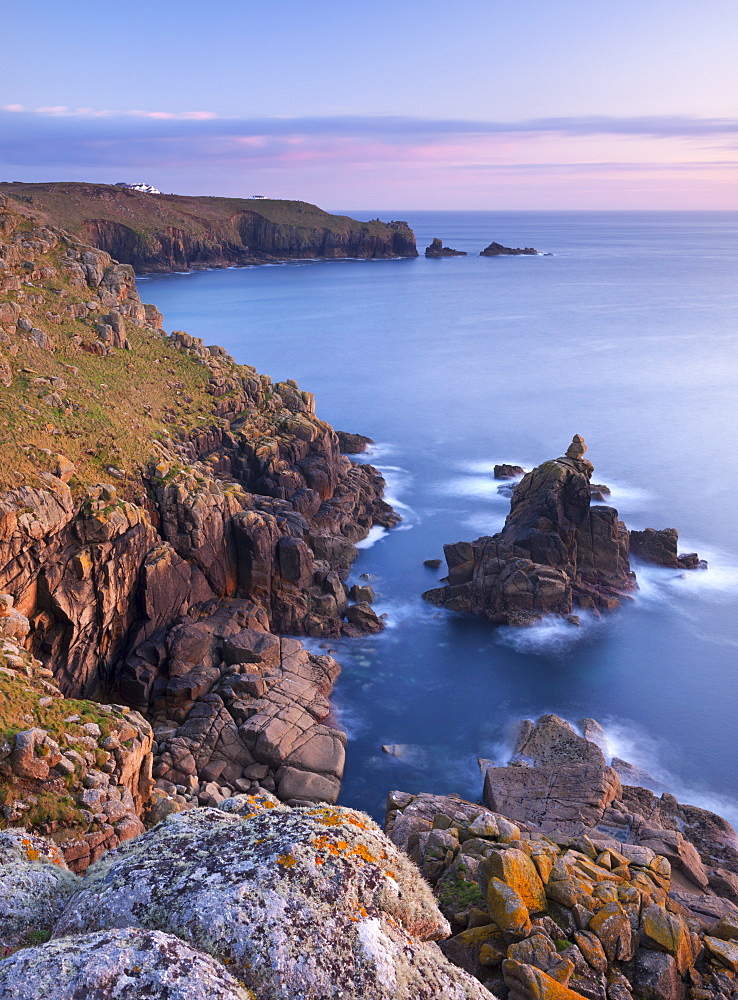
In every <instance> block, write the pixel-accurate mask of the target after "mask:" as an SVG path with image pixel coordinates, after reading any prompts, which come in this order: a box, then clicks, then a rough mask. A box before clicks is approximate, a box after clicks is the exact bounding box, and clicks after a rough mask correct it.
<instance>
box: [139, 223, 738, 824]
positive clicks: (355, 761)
mask: <svg viewBox="0 0 738 1000" xmlns="http://www.w3.org/2000/svg"><path fill="white" fill-rule="evenodd" d="M345 214H353V215H355V217H357V218H363V219H366V218H370V217H381V218H382V219H385V220H389V219H406V220H407V221H408V222H409V224H410V225H411V226H412V228H413V229H414V230H415V233H416V236H417V240H418V247H419V249H420V251H421V254H422V252H423V249H424V248H425V247H426V246H427V245H428V244H429V243H430V241H431V239H432V238H434V237H440V238H442V239H443V241H444V244H445V245H447V246H450V247H453V248H455V249H458V250H465V251H467V252H468V256H466V257H455V258H448V259H441V260H434V259H426V258H425V257H423V256H421V257H419V258H418V259H407V260H372V261H358V260H338V261H318V260H305V261H291V262H289V263H282V264H272V265H261V266H254V267H243V268H229V269H223V270H209V271H196V272H192V273H188V274H172V275H156V276H150V277H144V278H143V279H142V281H141V286H140V290H141V294H142V297H143V298H144V300H146V301H152V302H154V303H156V304H157V306H159V308H160V309H161V310H162V311H163V313H164V316H165V328H166V329H167V330H175V329H181V330H186V331H188V332H189V333H191V334H193V335H195V336H198V337H203V338H204V339H205V341H206V343H216V344H220V345H222V346H223V347H225V348H226V349H227V350H228V351H229V352H230V353H231V354H233V356H234V357H235V358H236V360H238V361H240V362H243V363H247V364H250V365H254V366H255V367H256V368H257V369H258V370H259V371H261V372H265V373H267V374H269V375H270V376H271V377H272V378H273V379H275V380H280V379H287V378H293V379H296V380H297V381H298V383H299V384H300V386H301V387H302V388H305V389H309V390H310V391H312V392H314V393H315V396H316V402H317V412H318V415H319V416H320V417H321V418H322V419H325V420H327V421H329V422H330V423H331V424H333V426H335V427H337V428H340V429H342V430H347V431H353V432H359V433H361V434H366V435H368V436H370V437H371V438H373V439H374V441H375V442H376V444H375V445H374V446H372V447H371V449H370V450H369V452H368V453H367V454H366V455H364V456H360V460H361V461H370V462H371V463H372V464H373V465H375V466H376V467H377V468H379V469H380V470H381V472H382V473H383V475H384V476H385V478H386V480H387V496H388V499H389V500H390V501H391V502H392V503H393V504H394V505H395V507H396V508H397V510H398V511H399V512H400V513H401V514H402V517H403V521H402V523H401V524H400V525H399V526H398V527H397V528H395V529H394V530H392V531H385V530H383V529H381V528H375V529H372V532H371V534H370V535H369V537H368V538H367V539H366V540H365V541H364V542H362V543H361V545H360V553H359V558H358V559H357V561H356V563H355V564H354V567H353V570H352V573H351V582H356V581H362V582H365V581H366V579H367V578H368V579H369V581H370V582H371V585H372V587H373V588H374V589H375V591H376V595H377V599H376V605H375V607H376V610H377V611H378V613H380V614H384V615H386V629H385V631H384V632H383V633H382V634H380V635H378V636H371V637H367V638H361V639H343V640H333V641H331V642H330V648H331V650H333V655H335V657H336V658H337V659H338V660H339V661H340V663H341V664H342V667H343V672H342V675H341V678H340V680H339V682H338V685H337V687H336V691H335V696H334V713H335V720H334V721H336V722H337V724H339V725H340V726H342V727H343V728H344V729H345V731H346V732H347V733H348V738H349V739H348V747H347V765H346V773H345V780H344V784H343V790H342V796H341V800H340V801H341V802H342V803H343V804H346V805H350V806H354V807H358V808H361V809H364V810H367V811H368V812H370V813H372V814H373V815H374V816H375V817H377V818H378V819H380V820H381V819H382V817H383V814H384V803H385V799H386V796H387V793H388V791H389V790H390V789H401V790H404V791H408V792H435V793H447V792H458V793H459V794H461V795H463V796H464V797H466V798H470V799H472V800H477V799H479V798H480V796H481V791H482V780H481V774H480V767H479V763H478V761H479V759H480V758H481V759H483V760H494V761H495V762H497V763H505V762H506V761H507V759H508V757H509V755H510V746H511V740H512V739H513V732H514V727H515V724H516V723H517V722H518V721H519V720H520V719H522V718H531V719H534V718H536V717H537V716H538V715H540V714H541V713H544V712H555V713H557V714H558V715H560V716H563V717H564V718H566V719H568V720H569V721H571V722H572V723H573V724H576V722H577V721H578V720H579V719H581V718H583V717H594V718H596V719H597V720H599V722H600V723H601V724H602V725H603V726H604V727H605V730H606V732H607V735H608V742H609V753H610V754H613V755H616V756H619V757H621V758H624V759H626V760H628V761H630V762H632V763H634V764H636V765H639V766H640V767H643V768H645V769H646V770H648V771H649V772H650V773H651V775H652V776H653V778H654V784H655V787H657V788H658V787H663V788H666V789H668V790H669V791H671V792H672V793H674V794H675V795H676V796H677V797H678V798H679V799H680V800H681V801H686V802H690V803H693V804H696V805H700V806H703V807H705V808H708V809H712V810H714V811H716V812H718V813H720V814H722V815H724V816H725V817H726V818H728V819H729V820H731V821H732V822H733V823H734V824H738V503H737V500H736V497H737V491H738V435H737V432H736V428H737V426H738V421H737V419H736V418H737V417H738V213H735V212H733V213H721V212H450V211H449V212H442V211H435V212H418V211H412V212H402V211H397V210H395V211H392V212H386V211H380V210H377V211H374V212H369V213H366V212H364V213H355V212H353V213H352V212H351V211H347V212H346V213H345ZM493 240H495V241H497V242H499V243H502V244H504V245H506V246H512V247H526V246H532V247H535V248H536V249H537V250H538V251H540V252H541V254H542V255H541V256H516V257H503V258H486V257H480V256H479V251H480V250H482V249H483V248H484V247H485V246H487V244H489V243H490V242H492V241H493ZM543 254H550V255H551V256H544V255H543ZM575 433H576V434H581V435H582V436H583V437H584V438H585V440H586V442H587V445H588V447H589V451H588V453H587V457H588V458H589V459H591V460H592V461H593V463H594V465H595V475H594V481H595V482H598V483H604V484H606V485H607V486H609V487H610V489H611V490H612V495H611V498H610V501H609V502H610V503H611V504H612V505H613V506H615V507H616V508H617V509H618V511H619V513H620V516H621V517H622V518H623V519H624V520H625V521H626V523H627V524H628V526H629V527H631V528H638V529H642V528H645V527H654V528H664V527H675V528H677V529H678V530H679V535H680V549H681V550H682V551H685V552H692V551H696V552H698V553H699V555H700V556H701V557H702V558H704V559H707V561H708V563H709V567H708V569H706V570H696V571H691V572H684V571H678V570H669V569H662V568H658V567H654V566H649V565H643V564H638V563H636V562H635V561H634V568H635V570H636V572H637V576H638V582H639V590H638V592H637V593H636V595H635V600H634V601H633V602H632V603H628V604H626V605H625V606H624V607H622V608H621V609H620V610H618V611H616V612H614V613H611V614H608V615H606V616H604V617H602V618H599V619H598V618H595V617H592V616H591V615H588V614H582V616H581V625H580V626H578V627H577V626H575V625H572V624H569V623H567V622H565V621H562V620H559V619H549V620H546V621H543V622H541V623H540V624H537V625H534V626H532V627H529V628H523V629H520V628H511V627H495V626H493V625H491V624H490V623H488V622H486V621H484V620H482V619H479V618H474V617H470V616H462V615H458V614H454V613H451V612H447V611H445V610H439V609H438V608H436V607H433V606H432V605H429V604H427V603H426V602H424V601H423V600H422V598H421V594H422V592H423V591H424V590H426V589H428V588H430V587H433V586H436V585H438V582H437V581H438V579H439V577H441V576H442V575H443V568H442V569H440V570H433V569H429V568H427V567H426V566H424V561H425V560H427V559H434V558H436V559H437V558H442V556H443V545H444V543H448V542H455V541H459V540H461V539H468V540H472V539H474V538H477V537H478V536H480V535H484V534H492V533H493V532H495V531H497V530H499V529H500V528H501V526H502V524H503V522H504V519H505V516H506V513H507V511H508V510H509V499H508V498H507V497H505V496H504V495H501V494H500V493H499V492H498V486H499V485H500V484H499V483H498V482H497V481H496V480H495V479H494V478H493V475H492V470H493V466H494V465H495V464H496V463H499V462H510V463H514V464H517V465H522V466H523V467H524V468H525V469H530V468H532V467H533V466H535V465H537V464H538V463H540V462H542V461H544V460H545V459H548V458H553V457H556V456H558V455H561V454H563V453H564V451H565V449H566V447H567V446H568V444H569V442H570V441H571V438H572V436H573V435H574V434H575ZM310 642H311V647H312V648H314V649H315V650H316V651H318V652H323V651H325V645H326V644H325V643H321V641H320V640H311V641H310ZM383 746H387V747H391V748H393V751H394V752H392V753H387V752H386V751H384V750H383V749H382V748H383Z"/></svg>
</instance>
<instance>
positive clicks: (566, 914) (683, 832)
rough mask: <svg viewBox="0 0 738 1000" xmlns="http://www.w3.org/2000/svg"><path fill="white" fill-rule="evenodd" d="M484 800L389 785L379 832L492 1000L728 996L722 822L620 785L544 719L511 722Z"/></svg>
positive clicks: (554, 721)
mask: <svg viewBox="0 0 738 1000" xmlns="http://www.w3.org/2000/svg"><path fill="white" fill-rule="evenodd" d="M580 727H581V728H582V731H584V732H588V733H589V734H590V735H591V736H593V737H596V738H598V739H599V738H600V737H603V736H604V733H603V732H602V730H601V729H600V727H599V726H597V724H596V723H595V722H594V720H591V719H585V720H582V722H581V723H580ZM621 763H622V762H621ZM484 801H485V804H486V806H481V805H479V804H475V803H470V802H466V801H464V800H462V799H460V798H459V797H457V796H453V795H450V796H435V795H428V794H421V795H412V794H409V793H406V792H391V793H390V796H389V798H388V808H387V823H386V829H387V832H388V833H389V835H390V837H391V839H392V840H393V842H394V843H395V844H396V845H397V846H398V847H400V848H401V849H403V850H405V851H407V852H408V853H409V855H410V857H411V858H412V859H413V860H414V861H415V862H416V863H417V864H418V865H419V866H420V869H421V872H422V873H423V875H424V876H425V878H426V879H427V880H428V881H429V883H430V884H431V885H432V886H433V888H434V892H435V894H436V897H437V898H438V900H439V904H440V907H441V911H442V912H443V913H444V915H445V916H446V918H447V919H448V920H449V922H450V923H451V927H452V931H453V936H452V937H451V938H450V939H448V940H447V941H445V942H444V943H443V946H442V947H443V950H444V952H445V954H446V955H447V956H448V957H449V958H450V959H451V960H452V961H453V962H455V963H457V964H458V965H460V966H461V967H462V968H464V969H466V970H467V971H468V972H470V973H471V974H473V975H475V976H476V977H477V978H479V979H480V980H481V981H482V982H483V983H484V984H485V985H486V986H487V988H488V989H490V990H491V991H492V992H493V993H494V994H495V995H496V996H497V997H500V998H502V1000H506V998H511V1000H543V998H548V1000H579V998H581V997H586V998H588V1000H631V998H639V1000H640V998H648V1000H686V997H687V996H689V997H690V1000H721V998H723V997H731V998H734V997H735V996H736V995H738V989H737V988H736V972H737V971H738V839H737V838H736V834H735V831H734V830H733V829H732V828H731V827H730V825H729V824H728V823H727V822H726V821H725V820H723V819H722V818H721V817H719V816H716V815H715V814H713V813H710V812H707V811H706V810H704V809H698V808H696V807H694V806H689V805H681V804H679V803H678V802H677V800H676V799H675V798H674V797H673V796H672V795H669V794H667V793H664V794H662V795H661V796H660V797H657V796H656V795H654V793H653V792H651V791H650V790H648V789H646V788H643V787H633V786H630V785H627V784H625V782H624V781H623V782H621V780H620V778H619V777H618V773H617V772H616V771H615V769H614V768H613V767H612V766H609V765H608V764H607V762H606V758H605V756H604V755H603V753H602V750H601V749H600V746H598V744H597V743H596V742H594V741H593V740H591V739H586V738H585V737H583V736H582V735H580V734H579V733H577V732H576V731H575V730H574V729H573V727H571V726H570V725H569V724H568V723H566V722H564V720H562V719H560V718H558V717H556V716H551V715H549V716H542V717H541V718H540V719H539V720H538V722H537V723H536V724H535V725H534V724H533V723H526V724H525V725H524V726H523V727H522V728H521V730H520V732H519V738H518V740H517V745H516V751H515V753H514V755H513V757H512V759H511V761H510V764H509V765H507V766H503V767H497V766H495V765H493V764H489V762H488V766H486V769H485V781H484Z"/></svg>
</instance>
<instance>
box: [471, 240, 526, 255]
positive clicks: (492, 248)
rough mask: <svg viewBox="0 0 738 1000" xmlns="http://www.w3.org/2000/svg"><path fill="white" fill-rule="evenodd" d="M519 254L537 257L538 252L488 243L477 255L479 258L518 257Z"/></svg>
mask: <svg viewBox="0 0 738 1000" xmlns="http://www.w3.org/2000/svg"><path fill="white" fill-rule="evenodd" d="M521 254H524V255H527V256H529V257H537V256H539V254H538V251H537V250H534V249H533V247H525V248H522V247H515V248H514V249H513V247H504V246H503V245H502V244H501V243H494V242H492V243H490V245H489V246H488V247H485V249H484V250H482V251H481V253H480V254H479V256H480V257H519V256H520V255H521Z"/></svg>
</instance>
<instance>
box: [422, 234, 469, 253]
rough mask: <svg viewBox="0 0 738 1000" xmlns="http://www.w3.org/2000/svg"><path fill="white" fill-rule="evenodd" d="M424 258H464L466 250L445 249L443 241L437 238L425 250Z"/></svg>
mask: <svg viewBox="0 0 738 1000" xmlns="http://www.w3.org/2000/svg"><path fill="white" fill-rule="evenodd" d="M425 256H426V257H466V250H452V249H451V247H445V246H444V245H443V241H442V240H439V239H438V237H436V239H434V240H433V242H432V243H431V245H430V246H429V247H426V249H425Z"/></svg>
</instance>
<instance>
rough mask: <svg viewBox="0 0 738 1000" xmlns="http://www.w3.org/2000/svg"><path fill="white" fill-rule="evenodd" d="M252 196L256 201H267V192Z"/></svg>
mask: <svg viewBox="0 0 738 1000" xmlns="http://www.w3.org/2000/svg"><path fill="white" fill-rule="evenodd" d="M251 198H252V200H254V201H266V195H265V194H252V195H251Z"/></svg>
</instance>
